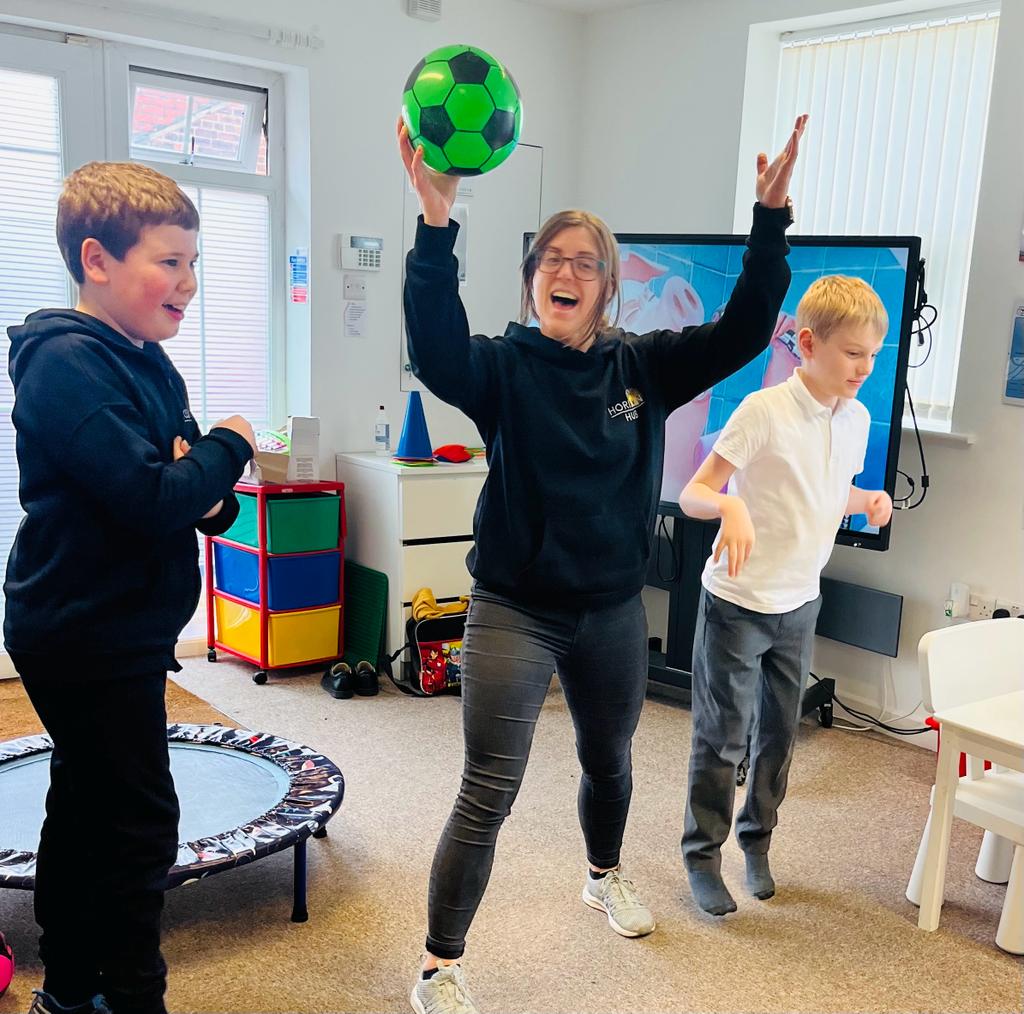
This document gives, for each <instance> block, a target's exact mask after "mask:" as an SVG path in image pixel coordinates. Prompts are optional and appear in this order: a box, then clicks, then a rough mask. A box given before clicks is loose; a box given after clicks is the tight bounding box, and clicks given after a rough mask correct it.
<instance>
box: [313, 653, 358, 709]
mask: <svg viewBox="0 0 1024 1014" xmlns="http://www.w3.org/2000/svg"><path fill="white" fill-rule="evenodd" d="M320 686H322V687H323V688H324V690H326V691H327V692H328V693H329V694H330V695H331V696H332V697H334V698H336V699H337V700H342V701H347V700H348V699H349V698H350V697H351V696H352V693H353V690H352V687H353V677H352V668H351V666H349V664H348V663H347V662H335V663H334V665H332V666H331V667H330V669H328V670H327V672H325V673H324V674H323V676H321V677H320Z"/></svg>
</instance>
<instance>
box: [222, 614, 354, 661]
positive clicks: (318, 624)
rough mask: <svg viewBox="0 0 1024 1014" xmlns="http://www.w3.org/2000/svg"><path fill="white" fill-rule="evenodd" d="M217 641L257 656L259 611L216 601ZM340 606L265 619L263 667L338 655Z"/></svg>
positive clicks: (258, 648) (339, 651) (253, 656)
mask: <svg viewBox="0 0 1024 1014" xmlns="http://www.w3.org/2000/svg"><path fill="white" fill-rule="evenodd" d="M215 604H216V613H217V640H218V641H220V643H221V644H223V645H224V646H225V647H226V648H231V649H233V650H235V651H237V652H240V653H241V654H243V655H249V656H250V657H252V658H255V659H259V657H260V612H259V610H258V609H250V608H248V607H247V606H243V605H240V604H239V603H237V602H230V601H228V600H227V599H222V598H217V599H216V603H215ZM340 624H341V606H340V605H337V606H325V607H324V608H323V609H308V610H305V611H302V612H292V613H271V614H270V615H269V616H268V617H267V641H268V643H267V665H268V666H269V667H271V668H273V667H274V666H283V665H294V664H300V663H302V662H312V661H315V660H317V659H321V658H337V657H338V656H339V655H340V653H341V647H342V645H341V644H340V641H339V637H338V631H339V627H340Z"/></svg>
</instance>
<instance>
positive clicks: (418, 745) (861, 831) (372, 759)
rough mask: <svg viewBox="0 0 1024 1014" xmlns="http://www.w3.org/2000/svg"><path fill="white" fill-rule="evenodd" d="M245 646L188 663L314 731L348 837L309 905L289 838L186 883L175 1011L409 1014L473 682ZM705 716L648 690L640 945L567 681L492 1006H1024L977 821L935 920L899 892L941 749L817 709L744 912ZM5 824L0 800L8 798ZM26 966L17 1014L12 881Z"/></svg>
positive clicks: (526, 811)
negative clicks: (594, 888) (629, 932)
mask: <svg viewBox="0 0 1024 1014" xmlns="http://www.w3.org/2000/svg"><path fill="white" fill-rule="evenodd" d="M250 672H251V670H250V668H249V667H247V666H245V665H242V664H241V663H235V662H224V661H222V662H219V663H217V665H209V664H208V663H206V662H205V660H199V659H196V660H192V661H190V663H189V664H188V666H187V669H186V671H185V672H184V673H182V674H180V675H179V677H178V679H179V681H180V682H181V683H182V685H183V686H185V687H186V688H187V689H189V690H191V691H192V692H194V693H196V694H198V695H199V696H200V697H202V698H204V699H205V700H207V701H209V702H210V704H211V705H213V706H214V707H215V708H218V709H220V710H222V711H223V712H224V713H226V714H228V715H230V716H232V717H233V719H234V720H235V721H236V723H237V724H239V725H244V726H247V727H249V728H253V729H257V730H262V731H269V732H275V733H277V734H279V735H282V736H286V737H289V738H291V739H296V740H299V741H301V742H305V743H308V744H310V745H311V746H314V747H316V748H317V749H319V750H321V751H322V752H324V753H325V754H326V755H327V756H329V757H330V758H332V759H333V760H334V761H335V762H336V763H337V764H338V765H339V766H340V767H341V769H342V770H343V771H344V773H345V777H346V781H347V791H346V798H345V802H344V803H343V805H342V808H341V810H340V811H339V813H338V814H337V815H336V817H335V818H334V820H333V821H332V822H331V824H330V825H329V832H330V833H329V837H328V838H327V839H325V840H323V841H311V842H310V846H309V857H310V869H309V874H310V887H309V908H310V921H309V922H308V923H305V924H303V925H294V924H292V923H290V922H289V920H288V916H289V912H290V896H291V860H290V857H289V856H287V855H277V856H273V857H270V858H268V859H266V860H263V861H261V862H258V863H254V864H252V865H250V866H247V867H245V868H243V869H239V870H235V871H231V872H228V873H224V874H222V875H219V876H216V877H213V878H211V879H209V880H207V881H204V882H202V883H200V884H196V885H192V886H189V887H184V888H178V889H176V890H175V891H172V892H170V894H169V895H168V899H167V910H166V917H165V954H166V957H167V960H168V963H169V965H170V969H171V977H170V988H169V993H168V1003H169V1006H170V1008H171V1009H172V1010H174V1011H339V1012H340V1011H345V1012H356V1011H359V1012H378V1011H407V1010H408V1009H409V1008H408V999H407V997H408V991H409V987H410V985H411V981H412V977H413V974H414V972H415V970H416V967H417V963H418V958H419V954H420V949H421V947H422V941H423V933H424V920H425V910H426V883H427V877H428V872H429V868H430V861H431V857H432V854H433V849H434V845H435V843H436V841H437V837H438V834H439V832H440V830H441V827H442V825H443V823H444V821H445V819H446V817H447V814H448V811H449V809H450V806H451V802H452V799H453V798H454V793H455V791H456V788H457V785H458V780H459V772H460V764H461V739H460V731H459V715H458V709H459V702H458V700H457V699H454V698H448V699H439V700H415V699H410V698H407V697H404V696H402V695H400V694H399V693H398V692H397V691H395V690H394V688H393V687H390V686H385V688H384V691H383V692H382V693H381V695H380V696H379V697H377V698H365V699H364V698H356V699H354V700H350V701H335V700H333V699H331V698H330V697H328V696H327V695H326V694H325V693H323V691H322V690H321V689H320V688H319V685H318V676H319V674H318V673H307V674H299V675H284V676H280V677H279V676H274V677H272V678H271V681H270V683H268V684H267V685H266V686H263V687H257V686H255V685H254V684H253V683H252V682H251V681H250V679H249V675H250ZM689 735H690V713H689V711H687V710H686V709H685V708H683V707H681V706H679V705H677V704H674V703H671V702H665V701H661V700H654V699H652V700H649V701H648V703H647V706H646V708H645V712H644V717H643V719H642V721H641V726H640V731H639V733H638V736H637V740H636V745H635V750H634V770H635V774H634V782H635V788H634V803H633V809H632V814H631V818H630V823H629V827H628V829H627V839H626V849H625V853H624V856H625V862H626V866H627V870H628V872H629V873H630V874H631V875H632V876H633V877H634V879H636V880H637V882H638V883H639V884H640V886H641V887H642V889H643V892H644V894H645V896H646V898H647V900H648V902H649V904H650V905H651V907H652V908H653V909H654V911H655V913H656V915H657V917H658V920H659V925H658V929H657V931H656V932H655V933H654V934H653V935H652V936H650V937H648V938H646V939H643V940H625V939H623V938H621V937H619V936H617V935H616V934H614V933H613V932H612V931H611V930H610V928H609V927H608V925H607V923H606V921H605V920H604V917H603V916H602V915H601V914H600V913H598V912H594V911H593V910H591V909H588V908H586V907H585V906H584V905H583V904H582V903H581V902H580V900H579V891H580V888H581V886H582V877H583V869H584V866H583V854H582V843H581V837H580V832H579V828H578V825H577V821H576V804H575V793H576V787H577V784H578V768H577V764H576V759H575V753H574V748H573V736H572V727H571V723H570V721H569V718H568V714H567V712H566V709H565V704H564V700H563V698H562V696H561V695H560V693H558V692H557V689H556V690H555V691H553V692H552V694H551V695H550V696H549V698H548V701H547V703H546V706H545V709H544V713H543V715H542V717H541V722H540V725H539V727H538V731H537V736H536V740H535V744H534V751H533V757H532V761H531V765H530V769H529V771H528V772H527V777H526V781H525V784H524V786H523V791H522V793H521V795H520V798H519V801H518V803H517V806H516V809H515V811H514V813H513V816H512V818H511V820H510V821H509V822H508V824H507V825H506V827H505V828H504V830H503V831H502V835H501V838H500V839H499V843H498V854H497V860H496V863H495V869H494V875H493V877H492V879H491V885H490V888H489V890H488V893H487V895H486V897H485V899H484V903H483V906H482V908H481V910H480V913H479V915H478V917H477V920H476V922H475V924H474V926H473V929H472V931H471V935H470V940H469V950H468V952H467V956H466V961H465V965H466V970H467V973H468V975H469V979H470V983H471V985H472V987H473V991H474V995H475V997H476V1000H477V1003H478V1004H479V1005H480V1007H481V1009H482V1010H483V1011H485V1012H490V1014H495V1012H499V1011H501V1012H505V1011H508V1012H512V1011H515V1012H522V1011H536V1012H569V1011H579V1012H676V1011H680V1012H681V1011H716V1012H718V1011H721V1012H740V1011H764V1012H783V1011H800V1012H804V1011H806V1012H811V1011H828V1012H833V1011H835V1012H838V1011H879V1012H883V1011H884V1012H889V1011H892V1012H896V1011H900V1012H903V1011H971V1012H974V1011H977V1012H980V1011H993V1012H996V1011H998V1012H1009V1011H1021V1010H1022V1009H1024V997H1022V992H1024V982H1022V969H1024V963H1022V960H1021V959H1020V958H1014V957H1011V956H1009V955H1007V954H1005V953H1003V952H1001V951H999V950H998V949H997V948H996V946H995V943H994V937H995V930H996V925H997V923H998V919H999V910H1000V906H1001V903H1002V896H1003V888H1000V887H997V886H993V885H990V884H985V883H983V882H981V881H979V880H977V878H975V876H974V874H973V864H974V860H975V858H976V856H977V849H978V846H979V844H980V832H977V831H975V830H974V829H972V828H970V827H969V826H968V825H964V824H962V823H959V822H958V823H957V824H956V825H955V826H954V837H953V847H952V852H951V856H950V864H949V876H948V882H947V890H946V904H945V907H944V909H943V914H942V925H941V927H940V930H939V931H938V932H937V933H922V932H920V931H919V930H918V929H917V927H916V917H917V910H916V909H915V908H914V907H913V906H912V905H910V904H909V903H908V902H907V901H906V900H905V898H904V896H903V891H904V888H905V886H906V879H907V876H908V875H909V872H910V868H911V866H912V864H913V859H914V853H915V851H916V848H917V843H918V838H919V835H920V831H921V828H922V827H923V825H924V821H925V817H926V815H927V803H928V790H929V786H930V785H931V781H932V773H933V765H934V758H933V757H932V755H930V754H929V753H927V752H926V751H923V750H920V749H916V748H913V747H910V746H904V745H902V744H900V743H894V742H892V741H890V740H883V739H881V738H880V737H875V736H873V735H868V734H864V733H858V734H853V733H847V732H842V731H840V730H838V729H832V730H823V729H820V728H819V727H818V726H817V725H814V724H810V723H809V722H808V723H805V725H804V726H803V728H802V732H801V737H800V744H799V747H798V751H797V756H796V759H795V761H794V764H793V769H792V774H791V778H790V790H789V798H788V799H787V801H786V804H785V806H784V808H783V810H782V815H781V818H782V819H781V824H780V827H779V830H778V831H777V832H776V837H775V843H774V845H773V848H772V858H773V870H774V872H775V876H776V880H777V881H778V884H779V892H778V894H777V896H776V897H775V898H774V899H772V900H771V901H768V902H757V901H754V900H753V899H749V898H748V897H746V896H745V895H744V894H743V892H742V859H741V857H740V855H739V854H738V852H737V851H736V848H735V846H734V845H733V844H730V845H729V847H728V850H727V854H726V858H725V867H724V869H725V875H726V878H727V880H728V881H729V883H730V884H731V886H732V887H733V889H734V891H735V892H736V895H737V900H738V901H739V904H740V910H739V912H737V913H736V914H735V915H733V916H729V917H728V918H726V919H724V920H713V919H711V918H710V917H707V916H704V915H703V914H701V913H699V912H698V911H697V910H696V909H695V907H694V905H693V904H692V902H691V900H690V898H689V895H688V892H687V891H686V889H685V887H684V876H683V873H682V868H681V865H680V859H679V851H678V835H679V827H680V820H681V797H682V789H683V785H684V781H685V770H686V760H687V753H688V743H689ZM0 821H2V808H0ZM0 927H2V928H3V929H4V930H5V932H6V933H7V934H8V937H9V938H10V939H11V940H12V942H13V944H14V946H15V949H16V951H17V953H18V954H19V956H20V959H21V967H20V971H19V974H18V977H17V978H16V979H15V984H14V986H13V987H12V991H11V993H10V994H9V995H8V996H7V997H5V998H3V999H2V1000H0V1012H9V1011H23V1010H25V1009H27V1006H28V1002H29V991H30V989H31V988H32V987H33V986H35V985H37V983H38V979H39V975H40V968H39V966H38V963H37V962H36V960H35V957H34V939H35V929H34V926H33V923H32V917H31V904H30V898H29V897H28V896H27V895H25V894H23V893H21V892H14V891H6V892H5V891H0Z"/></svg>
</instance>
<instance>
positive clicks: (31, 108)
mask: <svg viewBox="0 0 1024 1014" xmlns="http://www.w3.org/2000/svg"><path fill="white" fill-rule="evenodd" d="M59 100H60V97H59V94H58V83H57V79H56V78H54V77H51V76H49V75H46V74H26V73H23V72H21V71H15V70H7V69H4V68H3V67H0V359H2V362H3V369H2V371H0V579H2V577H3V575H4V574H5V573H6V570H7V558H8V556H9V555H10V552H11V545H12V543H13V542H14V535H15V532H17V530H18V524H19V523H20V521H21V516H22V511H21V506H20V504H19V502H18V466H17V462H16V460H15V456H14V424H13V423H12V422H11V410H12V409H13V407H14V391H13V389H12V386H11V379H10V377H9V376H8V373H7V357H8V352H9V350H10V341H9V340H8V338H7V328H8V327H9V326H10V325H11V324H20V323H22V321H24V319H25V317H26V316H27V315H28V314H29V313H31V312H32V311H33V310H38V309H40V307H46V306H67V304H68V296H69V291H68V290H69V287H68V274H67V271H66V270H65V269H64V262H63V261H62V260H61V257H60V252H59V251H58V249H57V242H56V240H55V238H54V228H55V225H56V218H57V197H58V195H59V194H60V186H61V180H62V178H63V175H64V173H63V156H62V152H61V132H60V104H59ZM2 606H3V599H2V592H0V612H2Z"/></svg>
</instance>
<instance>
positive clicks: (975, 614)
mask: <svg viewBox="0 0 1024 1014" xmlns="http://www.w3.org/2000/svg"><path fill="white" fill-rule="evenodd" d="M995 608H996V600H995V599H990V598H986V597H985V596H984V595H974V594H972V595H971V602H970V611H969V612H968V613H967V619H969V620H991V619H992V613H993V612H994V611H995Z"/></svg>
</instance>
